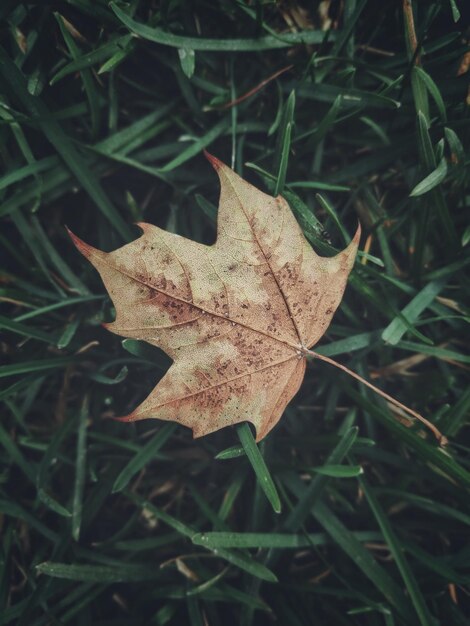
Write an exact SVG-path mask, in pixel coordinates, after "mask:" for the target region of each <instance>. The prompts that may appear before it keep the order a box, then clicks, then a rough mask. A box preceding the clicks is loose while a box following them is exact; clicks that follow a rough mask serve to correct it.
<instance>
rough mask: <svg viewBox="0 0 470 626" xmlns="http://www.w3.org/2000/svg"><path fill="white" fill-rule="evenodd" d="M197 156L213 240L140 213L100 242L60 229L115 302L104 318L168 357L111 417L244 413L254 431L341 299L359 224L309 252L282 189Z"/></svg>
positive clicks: (271, 420) (235, 418)
mask: <svg viewBox="0 0 470 626" xmlns="http://www.w3.org/2000/svg"><path fill="white" fill-rule="evenodd" d="M207 157H208V159H209V161H210V162H211V163H212V165H213V166H214V168H215V170H216V171H217V173H218V175H219V178H220V183H221V195H220V203H219V211H218V221H217V240H216V242H215V243H214V244H213V245H211V246H206V245H203V244H200V243H196V242H194V241H191V240H189V239H186V238H184V237H181V236H179V235H175V234H173V233H169V232H166V231H164V230H162V229H160V228H157V227H156V226H152V225H150V224H144V223H141V224H139V226H140V227H141V229H142V231H143V234H142V236H141V237H140V238H139V239H137V240H136V241H133V242H132V243H129V244H127V245H125V246H123V247H122V248H119V249H118V250H115V251H114V252H111V253H105V252H102V251H100V250H97V249H96V248H93V247H92V246H90V245H88V244H86V243H84V242H83V241H81V240H80V239H79V238H78V237H76V236H75V235H73V234H72V233H70V235H71V237H72V239H73V241H74V243H75V245H76V246H77V248H78V249H79V250H80V252H81V253H82V254H83V255H84V256H85V257H86V258H87V259H88V260H89V261H90V262H91V263H92V264H93V265H94V266H95V268H96V269H97V270H98V272H99V273H100V275H101V278H102V279H103V282H104V284H105V286H106V288H107V290H108V292H109V295H110V296H111V299H112V301H113V303H114V306H115V309H116V319H115V321H114V322H112V323H111V324H106V325H105V326H106V327H107V328H108V329H109V330H111V331H112V332H114V333H116V334H118V335H122V336H124V337H133V338H134V339H141V340H144V341H147V342H148V343H150V344H152V345H155V346H158V347H160V348H162V349H163V350H164V351H165V352H166V353H167V354H168V355H169V356H170V357H171V359H172V360H173V364H172V365H171V367H170V369H169V370H168V372H167V373H166V375H165V376H164V377H163V379H162V380H161V381H160V382H159V383H158V384H157V386H156V387H155V389H154V390H153V391H152V392H151V393H150V395H149V396H148V398H147V399H146V400H144V402H142V404H141V405H140V406H138V407H137V408H136V409H135V410H134V411H133V412H132V413H131V414H130V415H127V416H126V417H123V418H119V419H121V420H122V421H134V420H140V419H145V418H158V419H163V420H174V421H176V422H179V423H181V424H183V425H185V426H188V427H189V428H191V429H192V431H193V434H194V436H195V437H200V436H202V435H206V434H208V433H210V432H213V431H215V430H218V429H220V428H222V427H224V426H228V425H231V424H236V423H239V422H244V421H248V422H251V423H252V424H253V425H254V426H255V429H256V434H257V441H259V440H261V439H262V438H263V437H265V436H266V434H267V433H268V432H269V431H270V430H271V429H272V428H273V427H274V426H275V425H276V423H277V422H278V421H279V419H280V417H281V415H282V413H283V411H284V409H285V407H286V405H287V404H288V402H289V401H290V400H291V399H292V397H293V396H294V395H295V393H296V392H297V391H298V389H299V387H300V385H301V382H302V379H303V377H304V372H305V365H306V356H307V355H308V354H309V353H308V349H309V348H311V347H312V346H313V345H314V344H316V343H317V341H318V340H319V339H320V337H321V336H322V335H323V334H324V333H325V331H326V329H327V328H328V325H329V323H330V321H331V318H332V317H333V314H334V312H335V311H336V309H337V307H338V305H339V303H340V302H341V299H342V297H343V293H344V289H345V286H346V282H347V278H348V275H349V273H350V271H351V268H352V266H353V263H354V259H355V256H356V251H357V246H358V242H359V236H360V227H359V228H358V229H357V232H356V234H355V236H354V239H353V240H352V241H351V243H350V244H349V246H348V247H347V248H346V249H345V250H343V251H342V252H340V253H339V254H337V255H336V256H334V257H329V258H327V257H320V256H318V255H317V254H316V253H315V252H314V251H313V249H312V248H311V246H310V245H309V243H308V242H307V240H306V239H305V237H304V235H303V233H302V231H301V229H300V227H299V225H298V223H297V221H296V220H295V217H294V215H293V214H292V212H291V210H290V208H289V205H288V204H287V202H286V201H285V200H284V198H282V197H281V196H278V197H277V198H273V197H272V196H269V195H266V194H265V193H263V192H261V191H260V190H258V189H257V188H255V187H253V186H252V185H250V184H249V183H248V182H246V181H245V180H243V179H242V178H240V176H238V175H237V174H235V172H233V171H232V170H231V169H230V168H229V167H227V166H226V165H224V164H223V163H222V162H220V161H219V160H218V159H216V158H215V157H212V156H210V155H207Z"/></svg>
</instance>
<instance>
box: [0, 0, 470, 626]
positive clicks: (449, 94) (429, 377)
mask: <svg viewBox="0 0 470 626" xmlns="http://www.w3.org/2000/svg"><path fill="white" fill-rule="evenodd" d="M465 4H466V3H465V2H464V0H455V1H454V0H433V1H429V2H425V1H421V2H417V1H416V0H405V1H404V2H403V4H402V3H400V2H396V1H395V0H382V1H381V2H375V1H373V0H369V1H367V0H344V1H341V2H340V1H332V2H321V3H320V2H317V1H314V2H301V1H300V0H298V1H297V0H291V1H289V2H274V1H263V0H252V1H251V2H248V1H245V0H238V1H237V0H213V1H211V2H206V1H204V0H192V1H188V0H186V1H184V0H173V1H170V0H161V1H160V2H157V1H144V0H141V1H140V2H139V1H138V0H132V1H129V2H120V1H119V2H111V3H109V2H108V0H66V1H60V0H58V1H56V2H50V3H46V2H29V1H24V2H18V1H17V0H3V2H2V3H1V4H0V24H1V35H2V36H1V42H0V44H1V46H0V133H1V143H0V145H1V162H2V166H3V167H2V171H1V174H0V194H1V203H0V217H1V229H0V255H1V270H0V303H1V315H0V330H1V340H0V354H1V365H0V377H1V383H2V385H1V388H0V399H1V402H2V405H3V410H2V419H1V422H0V527H1V536H0V550H1V553H0V562H1V567H0V624H1V625H4V624H12V625H16V626H49V625H51V626H56V625H65V624H71V625H77V626H90V624H93V626H147V625H148V626H151V625H156V626H163V625H165V624H168V625H169V626H172V625H175V626H182V625H186V624H188V625H189V626H219V625H220V626H249V625H253V626H264V625H268V624H278V625H280V626H281V625H282V626H284V625H289V626H310V625H312V626H313V625H323V624H325V625H326V624H328V625H330V624H332V625H335V626H336V625H338V626H341V625H345V626H346V625H347V626H355V625H367V626H405V625H406V626H415V625H420V626H437V625H438V624H443V625H444V624H445V625H446V626H448V625H456V626H460V625H461V626H464V624H468V621H467V617H466V616H468V614H469V612H470V598H469V596H470V542H469V524H470V507H469V487H470V467H469V465H470V447H469V446H470V440H469V437H468V432H469V429H468V415H469V409H470V387H469V384H468V382H469V368H470V356H469V355H468V354H469V352H468V322H469V308H468V302H469V299H468V296H469V291H470V283H469V278H468V267H469V264H470V254H469V248H470V245H469V244H470V227H469V219H468V211H469V198H470V195H469V194H470V185H469V182H470V177H469V169H470V168H469V164H470V160H469V146H470V118H469V104H470V92H469V91H468V76H469V75H470V69H469V68H470V52H469V47H468V40H467V39H466V37H467V38H468V36H469V34H470V33H469V31H468V30H467V31H465V28H467V24H468V20H469V7H468V5H467V6H465ZM459 9H460V11H461V14H460V13H459ZM204 149H207V150H209V151H210V152H211V153H212V154H214V155H216V156H217V157H219V158H220V159H222V160H224V161H225V162H226V163H228V164H230V165H232V166H233V167H234V168H235V169H236V171H237V172H238V173H240V174H241V175H243V176H244V177H245V178H246V179H248V180H249V181H250V182H252V183H254V184H255V185H257V186H258V187H259V188H261V189H263V190H265V191H268V192H270V193H281V194H282V195H284V197H285V198H286V199H287V200H288V201H289V203H290V205H291V207H292V210H293V211H294V213H295V215H296V217H297V219H298V221H299V223H300V224H301V226H302V228H303V230H304V232H305V235H306V237H307V238H308V239H309V241H310V242H311V243H312V245H313V247H314V248H315V249H316V250H317V251H318V252H320V253H321V254H324V255H328V254H332V253H333V252H334V250H337V249H339V248H342V247H344V245H345V243H346V242H348V241H349V239H350V237H351V236H352V234H353V233H354V230H355V228H356V225H357V221H358V220H359V221H360V222H361V224H362V226H363V236H362V240H361V246H360V253H359V256H358V258H357V262H356V264H355V267H354V269H353V272H352V274H351V277H350V281H349V285H348V287H347V289H346V295H345V298H344V300H343V303H342V304H341V306H340V308H339V310H338V312H337V314H336V315H335V317H334V320H333V323H332V324H331V326H330V328H329V329H328V331H327V333H326V335H325V336H324V337H323V339H322V340H321V341H320V343H319V344H318V346H317V347H316V349H317V350H318V351H319V352H321V353H322V354H323V355H327V356H331V357H333V358H335V359H337V360H338V361H339V362H341V363H343V364H345V365H347V366H348V367H350V368H351V369H353V370H354V371H356V372H358V373H359V374H360V375H362V376H364V377H365V378H367V379H369V380H371V381H372V382H374V384H376V385H377V386H379V387H380V388H382V389H383V390H384V391H386V392H388V393H391V394H393V395H394V396H395V397H396V398H397V399H398V400H400V401H402V402H404V403H406V404H407V405H408V406H410V407H412V408H414V409H415V410H417V411H419V412H420V413H422V414H423V415H425V416H426V417H427V418H428V419H429V420H430V421H431V422H432V423H433V424H435V426H436V427H437V428H438V429H439V430H440V431H441V432H442V433H443V434H444V435H445V436H446V437H447V438H448V439H449V443H448V445H447V446H446V447H444V448H443V447H441V446H439V444H438V442H437V441H436V439H435V438H434V437H433V435H432V434H431V433H430V432H429V430H427V429H426V428H424V427H423V426H422V425H421V424H420V423H419V422H415V421H410V420H409V419H408V418H407V417H405V415H404V414H401V413H400V412H399V411H397V410H396V409H394V408H393V407H391V406H389V405H388V404H387V403H386V402H385V401H384V400H383V399H382V398H380V397H378V396H377V395H375V394H374V393H372V392H371V391H369V390H368V389H367V388H365V387H364V386H363V385H361V384H359V383H357V382H356V381H354V380H353V379H351V378H349V377H348V376H346V375H345V374H343V373H340V372H338V371H337V370H335V369H334V368H332V367H330V366H328V365H327V364H324V363H320V362H311V363H310V364H309V367H308V369H307V374H306V377H305V380H304V383H303V385H302V388H301V390H300V392H299V393H298V394H297V396H296V397H295V398H294V400H293V401H292V402H291V404H290V405H289V406H288V408H287V409H286V411H285V414H284V416H283V418H282V420H281V422H280V423H279V425H278V426H277V427H276V428H275V429H274V430H273V431H272V433H270V434H269V436H268V437H267V438H266V439H265V441H263V442H262V443H261V444H260V445H259V446H257V445H256V444H255V443H254V439H253V436H252V433H251V430H250V429H249V427H248V426H247V425H245V426H243V427H241V428H240V427H238V428H233V427H231V428H226V429H223V430H221V431H219V432H217V433H214V434H212V435H210V436H207V437H205V438H202V439H198V440H193V439H192V436H191V433H190V431H189V430H187V429H184V428H183V427H181V426H176V425H175V424H172V423H167V422H159V421H155V420H147V421H142V422H139V423H136V424H123V423H118V422H116V421H113V420H111V419H106V418H108V417H112V416H117V415H123V414H125V413H127V412H129V411H130V410H131V409H133V408H134V407H135V406H136V405H137V404H138V403H139V402H140V401H141V400H142V399H143V398H145V397H146V396H147V395H148V393H149V391H150V390H151V389H152V388H153V386H154V385H155V383H156V381H157V380H158V379H160V378H161V376H162V375H163V374H164V372H165V371H166V370H167V368H168V366H169V363H170V361H169V359H168V357H167V356H166V355H165V354H163V353H162V352H160V351H159V350H158V349H155V348H151V347H150V346H148V345H146V344H143V343H141V342H137V341H135V340H129V339H128V340H123V339H122V338H119V337H118V336H116V335H113V334H111V333H109V332H108V331H106V330H105V329H104V328H102V326H101V324H102V322H105V321H110V320H112V319H113V310H112V306H111V304H110V300H109V298H108V296H107V294H106V292H105V290H104V287H103V285H102V283H101V281H100V279H99V276H98V274H97V273H96V272H95V271H94V270H93V268H92V267H91V266H90V265H89V264H88V263H87V262H86V261H85V260H84V259H83V258H82V257H81V256H80V255H79V254H78V253H77V251H76V250H75V248H74V247H73V245H72V243H71V241H70V239H69V238H68V236H67V234H66V230H65V225H67V226H68V227H70V228H71V229H72V230H73V231H74V232H75V233H76V234H77V235H79V236H80V237H82V238H83V239H84V240H86V241H87V242H89V243H91V244H92V245H95V246H97V247H99V248H101V249H103V250H107V251H111V250H114V249H115V248H117V247H119V246H120V245H122V244H123V243H125V242H128V241H130V240H132V239H134V238H136V237H137V236H138V229H137V228H136V227H135V226H133V224H134V223H135V222H137V221H142V220H144V221H147V222H151V223H154V224H157V225H159V226H161V227H162V228H165V229H167V230H169V231H172V232H176V233H179V234H181V235H184V236H186V237H188V238H191V239H195V240H197V241H201V242H206V243H210V242H212V241H214V237H215V220H216V207H217V201H218V192H219V186H218V181H217V177H216V175H215V174H214V172H213V170H212V168H211V167H210V165H209V164H208V162H207V161H206V160H205V159H204V157H203V156H202V152H203V150H204Z"/></svg>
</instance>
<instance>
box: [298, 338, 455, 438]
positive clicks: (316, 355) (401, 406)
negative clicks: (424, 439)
mask: <svg viewBox="0 0 470 626" xmlns="http://www.w3.org/2000/svg"><path fill="white" fill-rule="evenodd" d="M302 352H303V353H304V354H305V355H308V356H312V357H314V358H316V359H319V360H320V361H324V362H325V363H329V364H330V365H334V367H337V368H338V369H340V370H342V371H343V372H346V374H349V376H352V377H353V378H355V379H356V380H358V381H359V382H361V383H363V384H364V385H366V387H369V389H372V391H375V393H377V394H379V396H382V398H385V399H386V400H388V401H389V402H390V403H391V404H393V405H394V406H395V407H398V408H399V409H402V410H403V411H405V413H408V414H409V415H412V416H413V417H415V418H416V419H417V420H419V421H420V422H422V423H423V424H424V425H425V426H427V427H428V428H429V430H431V431H432V433H433V435H434V436H435V437H436V439H437V440H438V442H439V445H441V446H445V445H446V444H447V443H448V441H447V438H446V437H445V436H444V435H443V434H442V433H441V431H440V430H439V429H438V428H437V427H436V426H435V425H434V424H433V423H432V422H430V421H429V420H427V419H426V418H425V417H423V416H422V415H420V414H419V413H417V412H416V411H413V409H410V408H409V407H407V406H406V405H405V404H402V403H401V402H399V401H398V400H396V399H395V398H394V397H393V396H390V395H389V394H388V393H385V391H382V390H381V389H379V388H378V387H376V386H375V385H373V384H372V383H370V382H369V381H368V380H366V379H365V378H362V376H359V374H356V372H353V370H350V369H349V368H348V367H346V366H345V365H342V364H341V363H337V362H336V361H334V360H333V359H330V358H329V357H327V356H323V354H319V353H318V352H314V351H313V350H308V349H307V348H303V349H302Z"/></svg>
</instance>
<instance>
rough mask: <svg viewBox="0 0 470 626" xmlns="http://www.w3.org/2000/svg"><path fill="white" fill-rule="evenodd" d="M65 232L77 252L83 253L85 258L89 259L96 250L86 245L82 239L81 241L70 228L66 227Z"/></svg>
mask: <svg viewBox="0 0 470 626" xmlns="http://www.w3.org/2000/svg"><path fill="white" fill-rule="evenodd" d="M65 230H66V231H67V234H68V236H69V237H70V239H71V240H72V243H73V244H74V246H75V247H76V248H77V250H78V251H79V252H81V253H82V254H83V256H85V257H89V256H90V254H91V252H92V251H93V250H94V248H93V247H92V246H90V245H88V244H87V243H85V242H84V241H83V240H82V239H80V237H77V235H75V234H74V233H73V232H72V231H71V230H70V228H69V227H68V226H65Z"/></svg>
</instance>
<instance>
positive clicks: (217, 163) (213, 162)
mask: <svg viewBox="0 0 470 626" xmlns="http://www.w3.org/2000/svg"><path fill="white" fill-rule="evenodd" d="M204 156H205V157H206V159H207V160H208V161H209V163H210V164H211V165H212V167H213V168H214V169H215V171H216V172H217V171H218V170H220V168H221V167H223V163H222V161H220V160H219V159H218V158H217V157H215V156H214V155H213V154H210V153H209V152H207V150H204Z"/></svg>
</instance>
